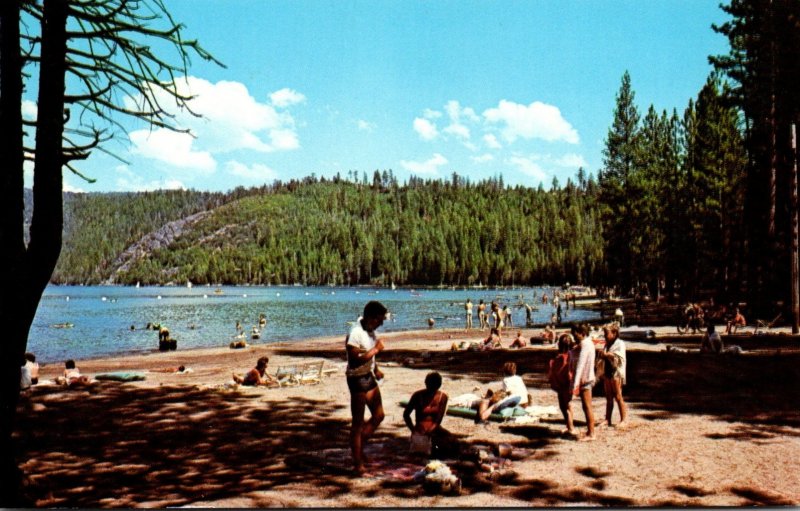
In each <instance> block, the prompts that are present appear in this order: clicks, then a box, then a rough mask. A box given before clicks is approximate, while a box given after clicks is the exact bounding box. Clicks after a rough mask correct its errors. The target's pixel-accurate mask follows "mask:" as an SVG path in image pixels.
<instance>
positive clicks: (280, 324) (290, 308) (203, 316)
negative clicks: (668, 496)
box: [28, 286, 597, 363]
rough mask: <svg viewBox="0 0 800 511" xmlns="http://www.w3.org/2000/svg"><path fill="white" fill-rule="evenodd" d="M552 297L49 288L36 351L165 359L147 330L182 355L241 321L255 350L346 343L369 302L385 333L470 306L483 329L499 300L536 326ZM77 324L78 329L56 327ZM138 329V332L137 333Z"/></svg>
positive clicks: (571, 315) (528, 292) (214, 342)
mask: <svg viewBox="0 0 800 511" xmlns="http://www.w3.org/2000/svg"><path fill="white" fill-rule="evenodd" d="M543 292H547V293H548V294H550V295H552V290H551V288H542V287H536V288H515V289H506V290H501V289H469V290H464V289H458V290H453V289H433V290H430V289H409V288H402V289H395V290H392V289H387V288H369V287H297V286H264V287H252V286H222V287H206V286H202V287H201V286H194V287H192V288H188V287H139V288H136V287H121V286H49V287H48V288H47V290H46V291H45V293H44V296H43V297H42V301H41V303H40V305H39V310H38V312H37V314H36V318H35V319H34V322H33V326H32V328H31V332H30V336H29V339H28V351H31V352H33V353H35V354H36V357H37V360H38V361H41V362H44V363H53V362H62V361H64V360H66V359H68V358H74V359H86V358H97V357H107V356H113V355H116V354H123V353H126V354H127V353H149V352H153V351H157V347H158V335H157V333H156V332H154V331H152V330H146V329H145V326H146V325H147V323H160V324H162V325H165V326H167V327H168V328H169V330H170V335H171V336H172V337H173V338H175V339H177V340H178V350H179V351H180V350H181V349H189V348H201V347H214V346H227V345H228V344H229V343H230V341H231V340H232V338H233V336H234V335H235V334H236V328H235V325H236V321H240V322H241V324H242V326H243V327H244V330H245V333H246V334H247V335H248V342H250V343H252V344H264V343H270V342H278V341H293V340H302V339H307V338H310V337H323V336H337V335H341V336H342V339H344V336H345V335H346V334H347V332H348V330H349V325H348V323H349V322H352V321H354V320H355V319H356V318H357V317H358V316H359V314H360V313H361V311H362V310H363V308H364V304H365V303H367V302H368V301H369V300H379V301H381V302H383V304H384V305H386V307H388V308H389V310H390V311H391V313H392V320H391V321H387V322H386V323H385V324H384V326H383V327H381V330H382V331H386V332H393V331H400V330H415V329H424V328H427V326H428V325H427V319H428V318H430V317H432V318H434V319H435V320H436V328H440V327H441V328H458V327H462V326H464V308H463V304H464V302H465V301H466V299H467V298H470V299H471V300H472V302H473V304H474V305H475V306H476V307H475V308H474V310H473V317H474V319H473V324H474V325H475V326H477V325H478V317H477V304H478V301H479V300H481V299H482V300H483V301H484V302H486V303H487V304H488V303H490V302H491V301H492V300H496V301H497V302H498V303H499V304H500V305H501V306H502V305H508V306H509V307H510V308H511V310H512V311H513V319H514V324H515V325H518V326H520V325H524V324H525V309H524V308H523V307H522V304H523V303H525V302H527V303H529V304H531V305H534V304H535V305H537V306H538V307H539V310H536V311H534V312H533V321H534V323H544V322H546V321H547V320H548V319H549V317H550V315H551V314H552V313H553V312H554V308H553V306H552V305H550V304H547V305H542V304H541V296H542V293H543ZM260 314H264V315H265V316H266V318H267V326H266V327H265V328H264V329H263V331H262V333H261V339H260V340H254V341H251V340H250V338H249V337H250V335H249V334H250V329H251V328H252V326H254V325H256V324H258V318H259V315H260ZM562 315H563V319H564V320H565V321H569V320H573V321H574V320H586V319H593V318H596V317H597V313H596V312H594V311H588V310H582V309H580V308H579V309H576V310H572V309H570V310H566V309H563V310H562ZM60 323H72V324H73V326H72V327H71V328H56V327H54V326H53V325H57V324H60ZM131 326H134V327H135V329H134V330H131Z"/></svg>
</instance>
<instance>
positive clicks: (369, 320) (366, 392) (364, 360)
mask: <svg viewBox="0 0 800 511" xmlns="http://www.w3.org/2000/svg"><path fill="white" fill-rule="evenodd" d="M387 312H388V311H387V309H386V307H384V305H383V304H382V303H380V302H376V301H371V302H369V303H367V304H366V305H365V306H364V314H363V315H362V316H361V317H360V318H358V321H356V323H355V325H353V328H352V329H351V330H350V333H349V334H348V335H347V340H346V341H345V348H346V350H347V371H346V373H345V374H346V375H347V388H348V389H350V411H351V413H352V416H353V422H352V426H351V428H350V449H351V450H352V453H353V469H354V471H355V472H356V473H357V474H363V473H364V472H365V469H364V463H366V459H365V458H364V443H365V442H366V441H367V440H368V439H369V437H371V436H372V435H373V433H375V430H376V429H378V426H379V425H380V423H381V422H382V421H383V417H384V413H383V401H382V399H381V389H380V387H379V386H378V381H379V380H382V379H383V373H381V371H380V370H379V369H378V366H377V364H376V362H375V356H376V355H377V354H378V353H380V352H381V351H383V340H382V339H378V338H377V337H376V336H375V330H376V329H377V328H378V327H380V326H381V325H382V324H383V321H384V319H385V318H386V313H387ZM365 408H369V411H370V414H371V417H370V419H369V421H366V422H365V421H364V411H365Z"/></svg>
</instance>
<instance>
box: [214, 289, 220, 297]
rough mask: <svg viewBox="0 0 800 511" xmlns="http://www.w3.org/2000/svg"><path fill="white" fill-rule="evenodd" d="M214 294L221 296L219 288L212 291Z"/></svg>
mask: <svg viewBox="0 0 800 511" xmlns="http://www.w3.org/2000/svg"><path fill="white" fill-rule="evenodd" d="M214 294H215V295H221V294H222V289H220V288H217V289H215V290H214Z"/></svg>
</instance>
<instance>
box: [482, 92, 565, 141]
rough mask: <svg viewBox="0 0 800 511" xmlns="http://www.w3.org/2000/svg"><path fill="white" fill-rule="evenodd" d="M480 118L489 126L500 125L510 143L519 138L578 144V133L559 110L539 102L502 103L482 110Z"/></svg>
mask: <svg viewBox="0 0 800 511" xmlns="http://www.w3.org/2000/svg"><path fill="white" fill-rule="evenodd" d="M483 116H484V118H485V119H486V121H487V122H488V123H490V124H499V125H501V133H502V135H503V138H504V139H505V140H506V141H507V142H509V143H512V142H514V141H515V140H517V139H518V138H524V139H532V138H538V139H541V140H546V141H548V142H555V141H564V142H568V143H570V144H577V143H578V142H579V138H578V132H577V131H576V130H575V128H573V127H572V125H571V124H570V123H569V122H567V121H566V120H565V119H564V118H563V117H562V116H561V111H560V110H559V109H558V107H555V106H553V105H547V104H545V103H542V102H540V101H534V102H533V103H531V104H530V105H527V106H526V105H521V104H519V103H514V102H512V101H506V100H501V101H500V103H499V104H498V106H497V107H496V108H489V109H487V110H485V111H484V112H483Z"/></svg>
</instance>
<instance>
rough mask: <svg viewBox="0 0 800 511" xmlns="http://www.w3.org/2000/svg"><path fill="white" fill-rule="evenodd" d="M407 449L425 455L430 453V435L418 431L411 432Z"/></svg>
mask: <svg viewBox="0 0 800 511" xmlns="http://www.w3.org/2000/svg"><path fill="white" fill-rule="evenodd" d="M409 450H410V451H411V452H413V453H420V454H424V455H426V456H430V454H431V437H429V436H428V435H422V434H420V433H411V443H410V445H409Z"/></svg>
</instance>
